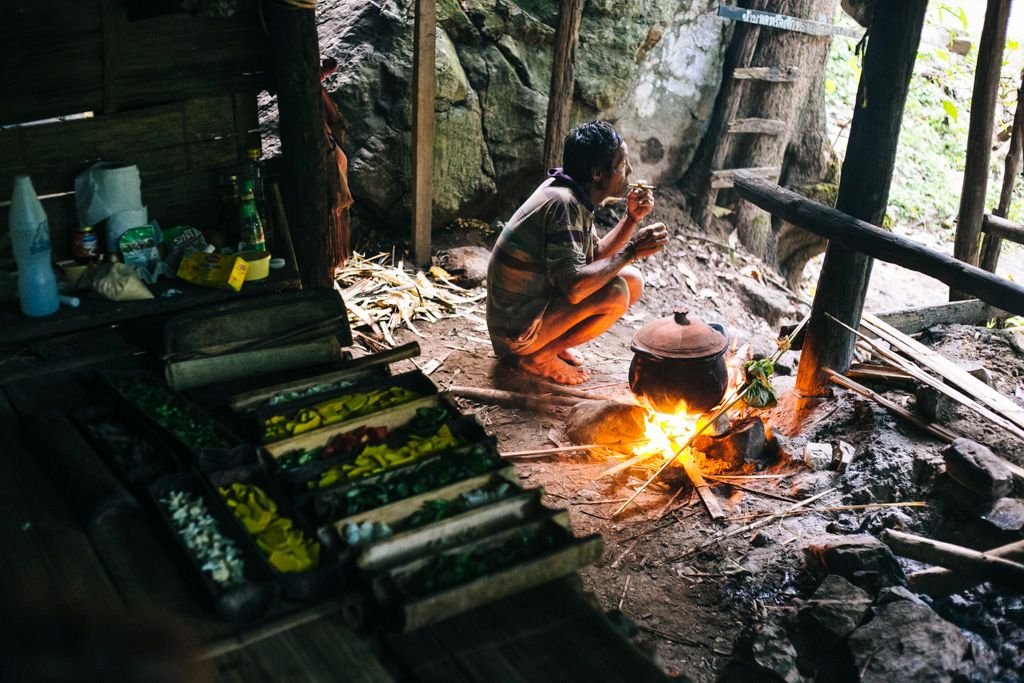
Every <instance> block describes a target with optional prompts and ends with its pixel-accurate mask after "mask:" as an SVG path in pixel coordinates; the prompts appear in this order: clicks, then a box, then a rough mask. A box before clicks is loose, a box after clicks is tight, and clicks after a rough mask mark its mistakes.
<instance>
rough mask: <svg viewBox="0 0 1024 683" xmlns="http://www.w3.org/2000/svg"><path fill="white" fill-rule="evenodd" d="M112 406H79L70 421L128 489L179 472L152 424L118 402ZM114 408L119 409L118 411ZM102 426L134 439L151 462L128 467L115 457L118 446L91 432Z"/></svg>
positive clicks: (176, 464)
mask: <svg viewBox="0 0 1024 683" xmlns="http://www.w3.org/2000/svg"><path fill="white" fill-rule="evenodd" d="M115 406H116V407H115ZM115 406H111V405H105V404H97V405H88V406H82V407H81V408H78V409H76V410H74V411H73V412H72V413H71V419H72V420H74V422H75V425H76V426H77V428H78V431H80V432H81V433H82V434H83V435H84V436H85V438H86V440H87V441H89V443H91V444H92V445H93V447H94V448H95V449H96V452H97V453H99V454H100V455H101V456H102V457H103V459H104V460H105V461H106V463H107V465H109V466H110V468H111V469H112V470H113V471H114V472H116V473H117V475H118V476H119V477H121V479H122V480H124V481H125V483H127V484H129V485H131V486H139V485H145V484H148V483H149V482H151V481H154V480H155V479H157V478H159V477H162V476H164V475H167V474H171V473H172V472H177V471H178V470H180V469H181V465H180V462H179V459H178V457H177V456H176V455H175V454H174V451H173V450H172V449H171V447H170V446H169V445H168V444H167V443H166V442H165V441H164V439H163V438H162V437H161V435H160V434H159V432H158V431H157V430H156V428H155V427H154V426H153V425H152V424H150V423H148V422H147V421H146V420H144V419H143V418H142V417H141V416H140V415H139V414H138V413H137V412H135V411H130V410H128V409H127V407H126V406H124V405H123V404H121V402H120V401H119V402H118V403H117V404H115ZM117 407H120V410H118V409H117ZM101 423H108V424H111V425H116V426H117V428H118V429H120V430H121V431H122V432H123V433H124V434H125V435H126V436H127V437H131V438H134V439H137V440H138V443H139V446H137V447H141V448H145V449H147V451H148V457H149V458H150V460H149V461H148V462H140V463H137V464H131V465H129V464H127V463H125V461H124V459H122V458H119V457H118V455H116V454H115V451H116V450H118V448H119V446H118V445H116V444H113V443H110V442H109V441H107V440H106V439H105V438H103V437H102V436H101V435H100V434H97V433H96V432H95V431H94V429H95V428H96V427H98V426H99V424H101Z"/></svg>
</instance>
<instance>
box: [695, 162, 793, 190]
mask: <svg viewBox="0 0 1024 683" xmlns="http://www.w3.org/2000/svg"><path fill="white" fill-rule="evenodd" d="M780 173H782V169H781V168H779V167H778V166H758V167H755V168H723V169H721V170H719V171H712V172H711V187H712V188H713V189H716V190H721V189H725V188H727V187H732V186H733V183H734V181H735V179H736V176H737V174H745V175H747V176H749V177H753V178H771V179H773V180H775V179H777V178H778V177H779V174H780Z"/></svg>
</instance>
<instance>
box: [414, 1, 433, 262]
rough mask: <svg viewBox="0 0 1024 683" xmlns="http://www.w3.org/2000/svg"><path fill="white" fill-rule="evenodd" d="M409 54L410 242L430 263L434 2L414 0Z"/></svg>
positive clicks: (422, 259) (418, 255) (419, 258)
mask: <svg viewBox="0 0 1024 683" xmlns="http://www.w3.org/2000/svg"><path fill="white" fill-rule="evenodd" d="M413 30H414V33H415V35H414V39H413V57H412V83H413V87H412V101H413V107H412V242H413V258H414V259H415V260H416V263H417V264H419V265H421V266H426V265H429V264H430V242H431V221H432V217H431V213H432V209H433V184H434V99H435V97H436V95H437V78H436V75H435V73H434V67H435V63H436V61H437V57H436V55H435V53H434V51H435V49H436V43H437V6H436V4H435V0H416V21H415V26H414V29H413Z"/></svg>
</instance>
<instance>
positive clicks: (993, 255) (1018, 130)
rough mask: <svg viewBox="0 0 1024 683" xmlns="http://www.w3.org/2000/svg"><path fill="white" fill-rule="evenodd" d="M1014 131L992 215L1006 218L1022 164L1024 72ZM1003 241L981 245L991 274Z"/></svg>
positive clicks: (993, 238) (989, 239)
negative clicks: (996, 203) (997, 202)
mask: <svg viewBox="0 0 1024 683" xmlns="http://www.w3.org/2000/svg"><path fill="white" fill-rule="evenodd" d="M1012 125H1013V130H1012V132H1011V133H1010V150H1009V151H1008V152H1007V153H1006V161H1005V162H1003V186H1002V188H1001V189H1000V190H999V206H997V207H996V210H995V211H993V212H992V213H993V214H995V215H996V216H999V217H1000V218H1006V217H1007V216H1008V215H1009V213H1010V202H1011V201H1012V200H1013V186H1014V185H1015V184H1016V183H1017V172H1018V171H1019V170H1020V162H1021V150H1022V145H1021V142H1022V141H1021V138H1022V137H1024V71H1021V73H1020V88H1018V89H1017V110H1016V111H1015V112H1014V114H1013V124H1012ZM1001 243H1002V239H1000V238H999V237H996V236H995V235H985V237H984V239H983V240H982V243H981V267H982V268H984V269H985V270H987V271H988V272H990V273H994V272H996V266H997V265H999V248H1000V246H1001Z"/></svg>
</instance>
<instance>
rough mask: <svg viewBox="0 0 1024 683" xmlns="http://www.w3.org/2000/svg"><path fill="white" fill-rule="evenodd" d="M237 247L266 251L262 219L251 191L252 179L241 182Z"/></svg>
mask: <svg viewBox="0 0 1024 683" xmlns="http://www.w3.org/2000/svg"><path fill="white" fill-rule="evenodd" d="M238 230H239V235H238V239H239V241H240V244H239V246H238V248H239V249H240V250H242V251H266V250H267V240H266V236H265V235H264V234H263V219H262V218H260V212H259V211H258V210H257V209H256V198H255V197H254V196H253V192H252V181H251V180H246V181H244V182H242V204H241V206H240V208H239V210H238Z"/></svg>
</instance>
